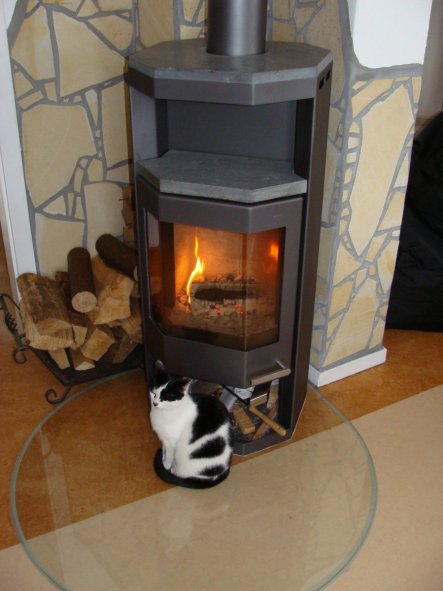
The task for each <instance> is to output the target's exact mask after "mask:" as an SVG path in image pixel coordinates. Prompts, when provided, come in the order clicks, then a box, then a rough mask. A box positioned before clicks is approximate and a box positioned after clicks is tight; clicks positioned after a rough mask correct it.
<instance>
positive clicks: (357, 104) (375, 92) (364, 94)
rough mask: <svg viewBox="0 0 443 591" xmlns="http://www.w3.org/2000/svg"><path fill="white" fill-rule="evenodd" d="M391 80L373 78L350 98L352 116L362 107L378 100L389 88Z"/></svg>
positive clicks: (364, 107) (359, 111)
mask: <svg viewBox="0 0 443 591" xmlns="http://www.w3.org/2000/svg"><path fill="white" fill-rule="evenodd" d="M392 82H393V80H392V78H387V79H380V80H374V81H373V82H370V83H369V84H367V85H366V86H365V87H364V88H362V89H361V90H360V91H359V92H358V93H357V94H356V95H354V96H353V97H352V99H351V105H352V117H353V118H355V117H356V116H357V115H358V114H359V113H361V111H362V110H363V109H366V108H367V107H368V106H369V105H370V104H371V103H372V102H374V101H376V100H378V99H379V98H380V97H381V96H382V95H383V94H384V93H385V92H386V91H387V90H389V88H391V86H392ZM354 88H355V87H354Z"/></svg>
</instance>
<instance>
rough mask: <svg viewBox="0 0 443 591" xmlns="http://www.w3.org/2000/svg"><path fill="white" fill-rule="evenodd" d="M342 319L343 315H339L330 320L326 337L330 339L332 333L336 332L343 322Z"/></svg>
mask: <svg viewBox="0 0 443 591" xmlns="http://www.w3.org/2000/svg"><path fill="white" fill-rule="evenodd" d="M341 319H342V316H337V318H333V319H332V320H330V321H329V322H328V332H327V335H326V337H327V338H328V339H330V338H331V337H332V335H333V334H334V332H335V330H336V328H337V326H338V325H339V324H340V322H341Z"/></svg>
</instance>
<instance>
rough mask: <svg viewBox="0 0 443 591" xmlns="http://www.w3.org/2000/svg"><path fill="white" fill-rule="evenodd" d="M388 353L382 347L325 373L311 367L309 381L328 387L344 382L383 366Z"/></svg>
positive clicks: (315, 384)
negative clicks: (332, 383) (357, 374)
mask: <svg viewBox="0 0 443 591" xmlns="http://www.w3.org/2000/svg"><path fill="white" fill-rule="evenodd" d="M386 353H387V350H386V348H385V347H382V348H381V349H379V350H378V351H374V352H373V353H369V354H368V355H364V356H363V357H359V358H358V359H353V360H352V361H347V362H346V363H342V364H341V365H337V366H336V367H331V368H330V369H326V370H324V371H318V369H315V367H312V365H310V366H309V381H310V382H311V383H312V384H314V386H318V387H320V386H326V384H330V383H331V382H336V381H337V380H342V379H343V378H347V377H348V376H352V375H354V374H355V373H359V372H360V371H365V370H366V369H369V368H371V367H375V366H376V365H381V364H382V363H384V362H385V361H386Z"/></svg>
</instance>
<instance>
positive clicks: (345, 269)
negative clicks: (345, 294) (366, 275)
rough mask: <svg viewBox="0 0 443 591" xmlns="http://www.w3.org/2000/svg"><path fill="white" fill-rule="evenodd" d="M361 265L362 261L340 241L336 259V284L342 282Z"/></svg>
mask: <svg viewBox="0 0 443 591" xmlns="http://www.w3.org/2000/svg"><path fill="white" fill-rule="evenodd" d="M360 266H361V262H360V261H359V260H358V259H356V258H355V257H354V256H353V255H352V253H350V252H349V250H348V249H347V248H345V246H344V245H343V243H342V242H340V244H339V246H338V248H337V257H336V261H335V269H334V280H333V281H334V284H337V283H341V282H342V281H343V279H345V278H346V277H348V276H349V275H351V274H352V273H354V272H355V271H357V269H359V268H360Z"/></svg>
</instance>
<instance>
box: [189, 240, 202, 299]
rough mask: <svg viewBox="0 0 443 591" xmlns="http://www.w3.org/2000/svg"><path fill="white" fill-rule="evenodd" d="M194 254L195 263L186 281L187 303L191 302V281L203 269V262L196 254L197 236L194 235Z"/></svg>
mask: <svg viewBox="0 0 443 591" xmlns="http://www.w3.org/2000/svg"><path fill="white" fill-rule="evenodd" d="M194 255H195V258H196V261H197V262H196V263H195V267H194V269H193V271H192V272H191V274H190V275H189V279H188V283H187V285H186V295H187V296H188V304H190V303H191V285H192V282H193V281H194V279H195V277H196V276H197V275H201V274H202V273H203V271H204V269H205V264H204V262H203V261H202V260H200V257H199V256H198V239H197V236H196V237H195V249H194Z"/></svg>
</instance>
